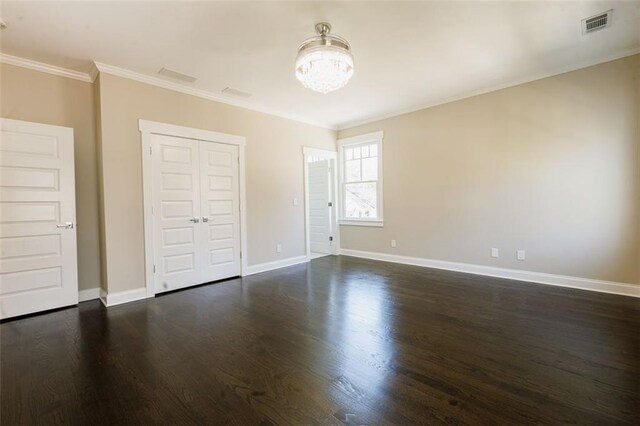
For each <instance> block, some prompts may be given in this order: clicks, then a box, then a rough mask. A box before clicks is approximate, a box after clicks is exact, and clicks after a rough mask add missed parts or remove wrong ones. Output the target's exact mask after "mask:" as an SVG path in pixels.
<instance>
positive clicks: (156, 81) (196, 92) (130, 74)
mask: <svg viewBox="0 0 640 426" xmlns="http://www.w3.org/2000/svg"><path fill="white" fill-rule="evenodd" d="M94 65H95V68H97V70H98V71H99V72H101V73H105V74H110V75H115V76H117V77H122V78H127V79H129V80H135V81H139V82H141V83H146V84H150V85H152V86H157V87H162V88H163V89H169V90H173V91H175V92H180V93H185V94H187V95H192V96H197V97H199V98H203V99H208V100H211V101H215V102H220V103H223V104H227V105H233V106H237V107H240V108H244V109H248V110H252V111H257V112H262V113H265V114H269V115H275V116H277V117H281V118H286V119H289V120H293V121H298V122H301V123H306V124H311V125H313V126H318V127H324V128H326V129H330V130H338V128H337V126H335V125H331V124H328V123H322V122H318V121H313V120H307V119H305V118H302V117H298V116H296V115H292V114H288V113H284V112H281V111H277V110H274V109H271V108H267V107H262V106H259V105H256V104H254V103H250V102H246V101H241V100H236V99H230V98H228V97H225V96H223V95H219V94H217V93H213V92H209V91H206V90H201V89H196V88H193V87H189V86H185V85H183V84H178V83H173V82H171V81H166V80H163V79H161V78H157V77H151V76H148V75H146V74H140V73H138V72H135V71H130V70H127V69H124V68H119V67H114V66H113V65H107V64H103V63H100V62H94Z"/></svg>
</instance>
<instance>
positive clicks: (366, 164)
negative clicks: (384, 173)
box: [362, 157, 378, 180]
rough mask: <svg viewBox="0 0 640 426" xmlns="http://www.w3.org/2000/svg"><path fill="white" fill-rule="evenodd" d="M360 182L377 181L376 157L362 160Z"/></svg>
mask: <svg viewBox="0 0 640 426" xmlns="http://www.w3.org/2000/svg"><path fill="white" fill-rule="evenodd" d="M362 180H378V157H371V158H364V159H363V160H362Z"/></svg>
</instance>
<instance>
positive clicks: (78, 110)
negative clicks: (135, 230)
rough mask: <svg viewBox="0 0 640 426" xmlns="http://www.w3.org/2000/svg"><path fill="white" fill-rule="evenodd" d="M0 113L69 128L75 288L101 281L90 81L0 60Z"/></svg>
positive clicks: (98, 285) (18, 118)
mask: <svg viewBox="0 0 640 426" xmlns="http://www.w3.org/2000/svg"><path fill="white" fill-rule="evenodd" d="M0 116H2V117H5V118H12V119H16V120H24V121H33V122H37V123H45V124H53V125H56V126H65V127H72V128H73V131H74V143H75V173H76V219H77V222H78V230H77V237H78V282H79V288H80V290H85V289H90V288H96V287H100V253H99V242H98V192H97V191H98V183H97V177H96V146H95V131H94V120H93V87H92V84H91V83H85V82H82V81H77V80H71V79H68V78H64V77H58V76H54V75H51V74H45V73H41V72H37V71H32V70H28V69H25V68H19V67H15V66H12V65H6V64H0Z"/></svg>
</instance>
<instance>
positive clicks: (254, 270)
mask: <svg viewBox="0 0 640 426" xmlns="http://www.w3.org/2000/svg"><path fill="white" fill-rule="evenodd" d="M308 261H309V259H307V256H306V255H305V256H296V257H289V258H287V259H282V260H276V261H275V262H267V263H259V264H257V265H251V266H249V267H247V272H246V273H245V276H247V275H253V274H259V273H260V272H267V271H273V270H274V269H280V268H286V267H287V266H293V265H298V264H300V263H305V262H308Z"/></svg>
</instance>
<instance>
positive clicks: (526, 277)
mask: <svg viewBox="0 0 640 426" xmlns="http://www.w3.org/2000/svg"><path fill="white" fill-rule="evenodd" d="M340 254H342V255H344V256H353V257H361V258H364V259H372V260H382V261H385V262H393V263H402V264H405V265H414V266H424V267H427V268H436V269H446V270H448V271H457V272H466V273H468V274H476V275H486V276H489V277H498V278H507V279H510V280H517V281H526V282H531V283H538V284H548V285H555V286H560V287H571V288H579V289H582V290H591V291H599V292H602V293H612V294H620V295H624V296H633V297H640V285H634V284H626V283H617V282H613V281H600V280H592V279H589V278H578V277H570V276H566V275H554V274H545V273H542V272H531V271H521V270H518V269H506V268H496V267H493V266H483V265H474V264H470V263H458V262H447V261H444V260H434V259H424V258H420V257H409V256H398V255H395V254H386V253H374V252H369V251H361V250H350V249H342V250H341V251H340Z"/></svg>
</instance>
